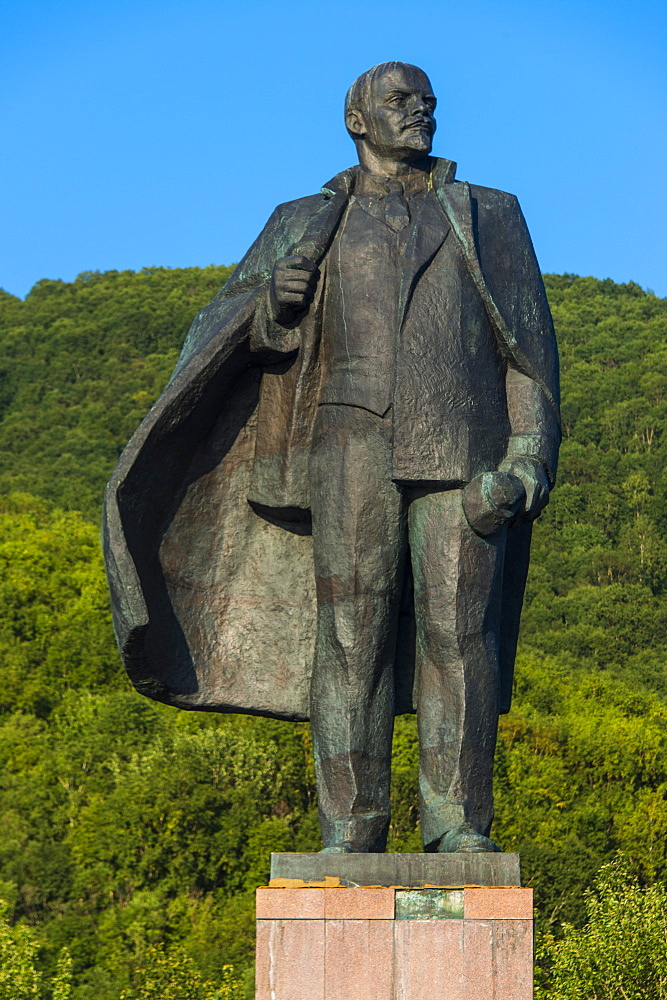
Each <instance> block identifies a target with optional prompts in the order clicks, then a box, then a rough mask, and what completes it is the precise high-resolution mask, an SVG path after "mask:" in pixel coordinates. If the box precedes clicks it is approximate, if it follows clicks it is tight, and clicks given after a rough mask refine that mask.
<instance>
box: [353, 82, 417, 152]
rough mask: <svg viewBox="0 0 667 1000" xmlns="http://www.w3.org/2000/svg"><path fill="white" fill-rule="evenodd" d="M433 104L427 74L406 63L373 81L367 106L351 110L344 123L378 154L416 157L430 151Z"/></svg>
mask: <svg viewBox="0 0 667 1000" xmlns="http://www.w3.org/2000/svg"><path fill="white" fill-rule="evenodd" d="M435 105H436V99H435V97H434V95H433V88H432V87H431V83H430V81H429V78H428V77H427V76H426V74H425V73H423V72H422V71H421V70H419V69H417V68H416V67H414V66H405V67H401V68H399V69H392V70H388V71H387V72H386V73H383V74H382V76H380V77H378V78H377V79H376V80H374V81H373V86H372V89H371V93H370V95H369V99H368V101H367V103H366V106H365V107H364V108H361V109H359V110H358V111H353V112H351V113H350V116H349V118H348V122H347V124H348V128H349V129H350V131H351V132H353V133H354V134H355V135H358V136H359V138H360V139H361V140H362V141H363V142H364V143H366V144H367V145H368V147H369V148H370V149H371V150H373V152H375V153H377V154H379V155H380V156H385V157H386V156H392V155H393V156H398V157H400V158H401V159H408V160H409V159H414V160H417V159H420V158H421V157H423V156H427V155H428V154H429V153H430V152H431V145H432V143H433V133H434V132H435V128H436V123H435V118H434V116H433V115H434V111H435Z"/></svg>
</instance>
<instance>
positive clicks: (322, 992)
mask: <svg viewBox="0 0 667 1000" xmlns="http://www.w3.org/2000/svg"><path fill="white" fill-rule="evenodd" d="M297 871H301V872H302V873H303V874H302V875H301V877H299V876H298V875H297V874H296V873H297ZM271 874H272V878H271V882H270V884H269V886H268V887H267V888H262V889H258V890H257V977H256V1000H530V998H532V996H533V898H532V896H533V894H532V889H523V888H521V885H520V875H519V859H518V855H508V854H495V855H494V854H486V855H460V854H459V855H455V854H454V855H453V854H450V855H423V854H413V855H406V854H403V855H399V854H393V855H392V854H384V855H383V854H375V855H369V854H357V855H355V854H347V855H323V854H315V855H312V854H302V855H295V854H274V855H273V856H272V865H271ZM304 876H305V877H304ZM461 876H463V877H461ZM469 876H476V878H474V879H473V878H469Z"/></svg>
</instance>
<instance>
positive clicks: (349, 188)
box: [321, 156, 456, 198]
mask: <svg viewBox="0 0 667 1000" xmlns="http://www.w3.org/2000/svg"><path fill="white" fill-rule="evenodd" d="M430 160H431V173H430V176H429V181H428V184H429V185H430V186H431V187H436V186H441V185H443V184H449V183H451V181H453V180H454V177H455V176H456V163H454V161H453V160H445V159H442V158H441V157H438V156H431V157H430ZM360 173H361V167H360V166H359V165H358V164H357V165H356V166H354V167H348V169H347V170H342V171H341V172H340V173H339V174H336V176H335V177H332V178H331V180H330V181H327V183H326V184H325V185H324V187H323V188H322V189H321V193H322V194H323V195H324V196H325V197H326V198H332V197H333V196H334V195H336V194H344V195H347V196H348V197H349V195H351V194H352V193H353V192H354V188H355V185H356V181H357V178H358V177H359V175H360Z"/></svg>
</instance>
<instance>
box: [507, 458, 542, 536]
mask: <svg viewBox="0 0 667 1000" xmlns="http://www.w3.org/2000/svg"><path fill="white" fill-rule="evenodd" d="M498 471H499V472H507V473H509V474H510V475H512V476H516V477H517V478H518V479H520V480H521V482H522V483H523V488H524V489H525V491H526V502H525V506H524V509H523V511H522V512H521V513H522V516H523V517H525V519H526V520H527V521H534V520H535V518H536V517H539V516H540V514H541V513H542V511H543V510H544V508H545V507H546V505H547V504H548V503H549V495H550V487H549V480H548V479H547V474H546V472H545V471H544V466H543V465H542V463H541V462H538V461H537V459H536V458H521V457H517V458H506V459H505V461H504V462H502V463H501V464H500V465H499V466H498Z"/></svg>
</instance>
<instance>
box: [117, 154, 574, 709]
mask: <svg viewBox="0 0 667 1000" xmlns="http://www.w3.org/2000/svg"><path fill="white" fill-rule="evenodd" d="M433 162H434V167H433V171H432V175H431V178H432V184H433V187H434V189H435V191H436V194H437V198H438V202H439V205H440V208H441V209H442V213H443V225H447V226H449V227H451V230H452V231H453V233H454V235H455V237H456V239H457V240H458V241H459V243H460V247H461V250H462V255H463V259H464V260H465V266H466V267H467V268H468V269H469V273H470V276H471V277H472V279H473V282H474V286H475V289H476V291H477V294H478V295H479V299H480V308H483V309H484V310H485V312H486V315H487V317H488V320H489V322H490V324H491V327H492V329H493V332H494V335H495V337H496V339H497V343H498V347H499V350H500V353H501V354H502V356H503V358H504V359H505V362H506V364H507V365H508V366H509V368H510V369H513V370H514V371H517V372H520V373H521V374H522V375H523V376H525V377H527V378H528V379H530V381H531V385H533V386H534V387H536V388H537V389H538V390H539V395H540V396H541V398H542V399H543V401H544V406H543V408H542V410H543V416H542V418H541V423H540V426H539V427H535V428H534V429H533V431H532V433H529V434H526V435H524V437H523V438H522V439H521V440H519V441H515V442H514V445H513V448H514V451H513V452H512V450H511V448H512V446H511V447H510V451H509V452H508V453H509V454H512V453H514V454H528V455H531V456H532V457H536V458H538V459H539V461H541V462H542V464H543V465H544V466H545V468H546V469H547V473H548V475H549V478H550V480H551V481H552V482H553V479H554V477H555V470H556V457H557V451H558V444H559V441H560V430H559V416H558V405H559V387H558V357H557V353H556V345H555V339H554V334H553V325H552V322H551V316H550V313H549V308H548V305H547V301H546V296H545V293H544V287H543V283H542V279H541V276H540V273H539V269H538V265H537V261H536V259H535V254H534V252H533V248H532V244H531V241H530V237H529V235H528V231H527V229H526V226H525V222H524V220H523V216H522V214H521V211H520V209H519V206H518V203H517V201H516V198H514V196H512V195H508V194H505V193H504V192H500V191H495V190H492V189H489V188H477V187H471V186H470V185H468V184H466V183H461V182H457V181H455V180H454V169H455V165H454V164H453V163H451V162H450V161H448V160H434V161H433ZM357 169H358V168H353V169H351V170H347V171H344V172H343V173H342V174H339V175H338V176H337V177H336V178H334V179H333V180H332V181H330V182H329V184H327V185H326V186H325V187H324V188H322V190H321V192H320V193H319V194H316V195H313V196H310V197H307V198H302V199H299V200H297V201H294V202H290V203H288V204H285V205H281V206H279V207H278V208H277V209H276V211H275V212H274V213H273V215H272V216H271V218H270V219H269V222H268V223H267V225H266V227H265V228H264V230H263V232H262V233H261V235H260V236H259V238H258V239H257V241H256V242H255V243H254V244H253V246H252V247H251V248H250V250H249V251H248V253H247V254H246V256H245V257H244V258H243V260H242V261H241V263H240V264H239V265H238V266H237V267H236V269H235V270H234V273H233V274H232V276H231V277H230V279H229V281H228V282H227V283H226V285H225V286H224V288H223V289H222V290H221V291H220V293H219V294H218V295H217V296H216V297H215V298H214V299H213V301H212V302H211V303H209V305H208V306H206V307H205V308H204V309H203V310H202V311H201V312H200V313H199V314H198V315H197V317H196V318H195V320H194V322H193V324H192V327H191V329H190V332H189V333H188V336H187V339H186V341H185V344H184V346H183V351H182V353H181V357H180V359H179V362H178V364H177V366H176V370H175V372H174V375H173V376H172V379H171V381H170V383H169V385H168V386H167V388H166V389H165V391H164V392H163V394H162V395H161V396H160V398H159V399H158V401H157V402H156V404H155V405H154V406H153V408H152V409H151V411H150V412H149V413H148V415H147V416H146V418H145V419H144V421H143V423H142V424H141V426H140V427H139V429H138V430H137V431H136V433H135V434H134V436H133V437H132V439H131V441H130V442H129V444H128V445H127V447H126V449H125V450H124V452H123V454H122V455H121V458H120V460H119V462H118V465H117V467H116V469H115V471H114V474H113V476H112V478H111V480H110V482H109V485H108V487H107V491H106V497H105V511H104V524H103V544H104V552H105V558H106V565H107V575H108V580H109V586H110V591H111V598H112V611H113V619H114V627H115V631H116V637H117V640H118V644H119V648H120V650H121V654H122V656H123V660H124V662H125V665H126V668H127V671H128V674H129V676H130V678H131V680H132V681H133V683H134V685H135V686H136V688H137V690H138V691H140V692H141V693H142V694H145V695H147V696H149V697H151V698H155V699H157V700H160V701H164V702H166V703H168V704H172V705H176V706H179V707H181V708H188V709H199V710H210V711H222V712H248V713H253V714H260V715H267V716H272V717H276V718H285V719H294V720H301V719H306V718H307V717H308V695H309V681H310V670H311V663H312V654H313V649H314V642H315V623H316V603H315V583H314V573H313V558H312V539H311V537H310V533H309V513H308V503H309V501H308V476H307V464H308V455H309V451H310V437H311V431H312V425H313V420H314V415H315V411H316V408H317V405H318V398H319V391H320V382H319V363H318V361H319V359H318V351H319V342H320V335H321V319H322V292H321V288H322V285H323V282H322V281H321V282H320V284H319V286H318V292H317V293H316V296H315V300H314V302H313V304H312V306H311V308H310V309H309V311H308V314H307V316H306V317H305V318H304V319H303V321H302V322H301V323H300V325H299V326H298V327H295V328H294V329H292V330H290V331H287V332H285V331H284V330H283V329H282V328H277V327H276V325H275V324H274V323H273V322H272V320H271V318H270V316H269V314H268V310H267V288H268V282H269V280H270V275H271V271H272V268H273V265H274V263H275V262H276V260H278V259H279V258H281V257H283V256H286V255H288V254H295V253H299V254H303V255H304V256H307V257H309V258H311V259H312V260H315V261H317V262H318V263H320V265H321V268H322V270H323V271H325V270H326V255H327V250H328V248H329V246H330V245H331V242H332V239H333V236H334V233H335V231H336V228H337V226H338V223H339V221H340V219H341V216H342V214H343V212H344V210H345V207H346V204H347V202H348V199H349V197H350V194H351V193H352V191H353V187H354V178H355V172H356V170H357ZM419 277H420V274H419V271H418V269H417V270H416V269H415V268H414V267H411V263H410V261H409V260H408V261H407V262H406V270H405V274H404V280H403V283H402V290H401V295H402V296H403V298H404V299H405V301H406V302H407V300H408V299H409V295H410V290H411V287H412V286H413V285H414V282H417V281H419ZM272 345H275V350H274V349H272ZM529 547H530V525H527V524H519V525H517V526H516V527H514V528H512V529H510V533H509V537H508V545H507V555H506V560H505V578H506V580H507V581H508V583H511V586H508V587H507V588H506V592H507V594H508V595H509V596H508V597H507V599H506V600H504V603H503V620H502V635H501V703H502V704H501V710H502V711H507V710H508V708H509V702H510V698H511V687H512V670H513V664H514V656H515V651H516V639H517V634H518V626H519V616H520V611H521V602H522V596H523V587H524V584H525V578H526V573H527V569H528V555H529ZM413 652H414V619H413V615H412V608H411V606H410V601H409V600H406V602H405V607H404V609H403V614H402V624H401V628H400V640H399V652H398V657H397V663H396V686H397V706H396V711H397V712H404V711H410V710H411V708H412V701H411V688H412V669H413V667H412V661H413Z"/></svg>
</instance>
